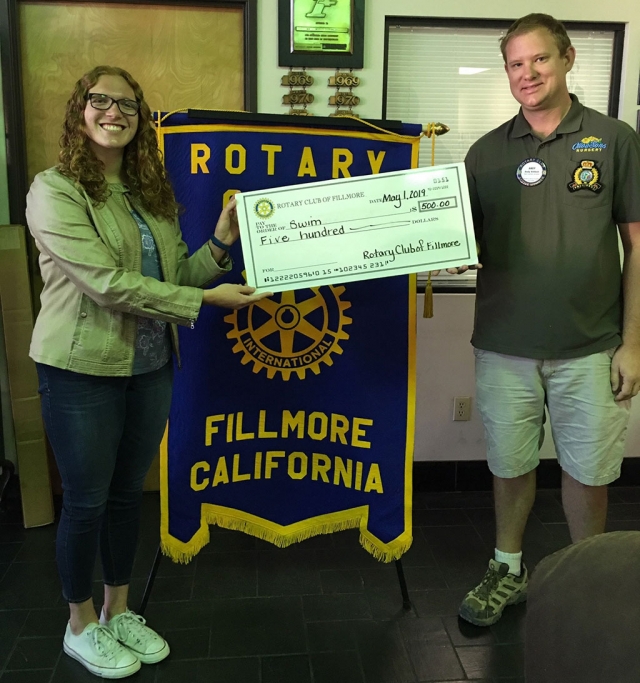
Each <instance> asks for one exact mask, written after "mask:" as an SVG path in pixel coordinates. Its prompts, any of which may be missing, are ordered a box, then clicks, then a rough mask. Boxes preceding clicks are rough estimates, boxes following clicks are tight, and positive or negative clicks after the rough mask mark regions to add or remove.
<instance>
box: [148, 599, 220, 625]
mask: <svg viewBox="0 0 640 683" xmlns="http://www.w3.org/2000/svg"><path fill="white" fill-rule="evenodd" d="M213 610H214V601H206V600H199V601H185V602H175V603H172V604H171V605H168V604H166V603H157V604H154V603H151V602H150V603H149V605H148V606H147V610H146V612H145V613H144V617H145V619H146V620H147V622H148V623H149V626H151V628H153V629H155V630H156V631H172V630H176V629H189V628H197V627H204V626H210V625H211V619H212V617H211V615H212V614H213Z"/></svg>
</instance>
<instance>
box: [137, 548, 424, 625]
mask: <svg viewBox="0 0 640 683" xmlns="http://www.w3.org/2000/svg"><path fill="white" fill-rule="evenodd" d="M161 559H162V549H161V548H160V544H158V549H157V550H156V556H155V558H154V560H153V565H152V566H151V570H150V571H149V576H148V577H147V584H146V586H145V587H144V594H143V596H142V600H141V601H140V607H139V608H138V610H137V613H138V614H139V615H140V616H141V617H142V616H144V611H145V610H146V609H147V603H148V602H149V597H150V596H151V591H152V590H153V584H154V581H155V579H156V574H157V573H158V567H159V566H160V560H161ZM395 563H396V571H397V572H398V583H399V584H400V592H401V594H402V609H403V610H404V611H405V612H409V611H411V610H412V609H413V605H412V604H411V598H410V597H409V589H408V588H407V581H406V579H405V576H404V569H403V567H402V559H399V560H395Z"/></svg>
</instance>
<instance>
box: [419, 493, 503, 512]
mask: <svg viewBox="0 0 640 683" xmlns="http://www.w3.org/2000/svg"><path fill="white" fill-rule="evenodd" d="M421 497H422V503H423V505H424V506H425V507H427V508H429V509H430V510H445V509H450V508H493V493H491V492H490V491H472V492H463V491H456V492H449V493H423V494H422V496H421Z"/></svg>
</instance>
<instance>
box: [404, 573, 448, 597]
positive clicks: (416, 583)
mask: <svg viewBox="0 0 640 683" xmlns="http://www.w3.org/2000/svg"><path fill="white" fill-rule="evenodd" d="M404 576H405V580H406V582H407V587H408V588H409V590H413V591H423V590H428V589H430V588H448V586H447V581H446V580H445V574H444V572H443V571H442V570H441V569H440V567H405V568H404Z"/></svg>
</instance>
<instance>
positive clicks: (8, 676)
mask: <svg viewBox="0 0 640 683" xmlns="http://www.w3.org/2000/svg"><path fill="white" fill-rule="evenodd" d="M52 674H53V669H32V670H31V671H5V673H4V674H2V675H1V676H0V683H49V680H50V679H51V676H52Z"/></svg>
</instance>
